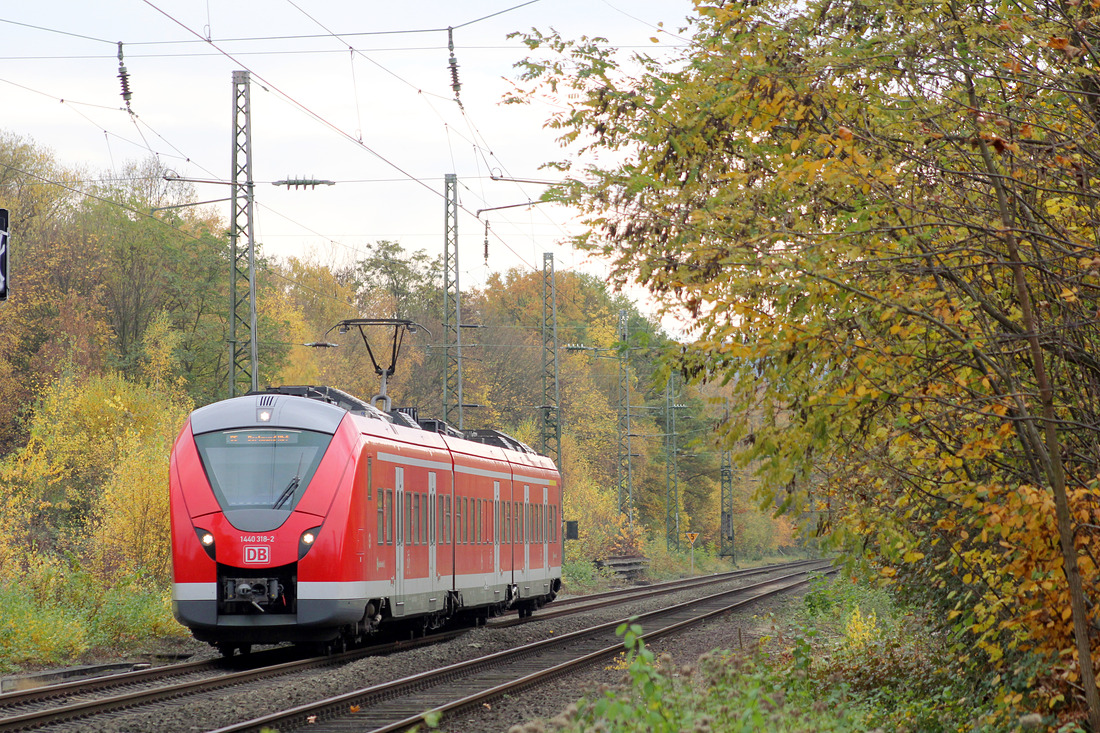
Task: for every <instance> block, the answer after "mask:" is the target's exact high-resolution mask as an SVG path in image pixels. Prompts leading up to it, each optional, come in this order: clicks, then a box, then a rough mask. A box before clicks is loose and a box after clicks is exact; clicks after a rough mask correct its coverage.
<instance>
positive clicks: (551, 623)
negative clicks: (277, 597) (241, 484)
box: [43, 578, 800, 733]
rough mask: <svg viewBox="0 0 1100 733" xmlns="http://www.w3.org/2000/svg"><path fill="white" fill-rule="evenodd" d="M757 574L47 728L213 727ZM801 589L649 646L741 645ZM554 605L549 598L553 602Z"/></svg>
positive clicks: (584, 683) (560, 701)
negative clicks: (260, 684)
mask: <svg viewBox="0 0 1100 733" xmlns="http://www.w3.org/2000/svg"><path fill="white" fill-rule="evenodd" d="M758 581H759V578H755V579H752V580H748V581H744V580H742V581H731V582H730V583H728V584H722V585H720V586H712V587H711V588H709V589H707V590H703V591H700V590H695V591H682V592H679V593H675V594H671V595H666V596H661V597H659V598H656V599H651V600H648V601H633V602H629V603H626V604H623V605H619V606H614V607H610V608H604V609H597V610H594V611H590V612H588V613H586V614H583V615H576V616H569V617H564V618H560V619H549V620H546V621H539V619H538V614H537V613H536V614H535V616H534V618H533V621H532V622H530V623H526V624H522V625H519V626H514V627H510V628H492V627H479V628H474V629H470V630H469V631H468V632H467V633H466V634H464V635H462V636H461V637H459V638H457V639H454V640H451V641H446V642H440V643H438V644H433V645H429V646H427V647H421V648H417V649H411V650H408V651H404V652H399V653H396V654H392V655H390V656H388V657H368V658H365V659H361V660H358V661H356V662H352V663H350V664H347V665H345V666H343V667H340V668H338V669H326V670H321V671H317V672H312V673H306V674H298V675H293V676H287V677H285V678H277V679H274V680H271V681H269V682H268V683H267V684H266V686H265V687H264V688H263V689H262V690H259V691H257V690H256V689H255V687H251V688H249V689H247V690H246V689H240V690H235V689H233V688H229V689H224V690H221V691H219V692H218V693H216V694H215V695H212V696H202V697H192V698H188V699H186V700H180V701H178V702H174V703H172V704H166V705H161V706H157V707H156V708H155V709H140V710H135V711H131V712H125V713H119V714H116V715H115V716H113V717H111V718H110V719H106V720H96V721H93V720H83V721H77V722H75V723H73V724H70V725H68V726H65V727H64V728H62V727H60V726H58V727H52V728H46V729H43V730H62V729H64V730H80V731H105V732H106V731H111V732H115V731H130V732H133V733H145V732H146V731H148V732H150V733H151V732H152V731H169V730H170V731H209V730H213V729H217V728H220V727H224V726H227V725H231V724H233V723H238V722H241V721H245V720H250V719H253V718H258V717H261V716H264V715H268V714H270V713H273V712H276V711H278V710H284V709H287V708H290V707H293V706H295V705H302V704H306V703H310V702H315V701H317V700H320V699H323V698H327V697H333V696H336V695H340V694H343V693H347V692H351V691H353V690H357V689H361V688H364V687H369V686H371V685H376V684H380V683H383V682H387V681H390V680H394V679H399V678H402V677H406V676H409V675H412V674H417V673H420V672H425V671H429V670H433V669H437V668H439V667H443V666H446V665H448V664H453V663H456V662H460V661H465V660H468V659H473V658H476V657H480V656H484V655H486V654H491V653H494V652H497V651H503V650H505V649H509V648H511V647H514V646H519V645H521V644H525V643H531V642H535V641H541V640H543V639H546V638H552V637H553V636H555V635H561V634H565V633H569V632H572V631H577V630H580V629H583V628H586V627H589V626H593V625H596V624H598V623H607V622H611V621H616V620H619V619H623V618H626V617H629V616H632V615H636V614H641V613H644V612H647V611H652V610H655V609H657V608H661V607H664V606H667V605H673V604H675V603H681V602H683V601H687V600H690V599H692V598H696V597H700V596H703V595H709V594H710V593H715V592H717V591H718V589H719V588H726V587H737V586H742V585H748V584H750V583H753V582H758ZM798 596H800V591H794V592H789V593H788V594H785V595H784V596H783V597H781V598H777V599H767V600H762V601H757V602H755V603H753V604H750V605H749V606H747V607H746V608H745V609H744V610H740V611H736V612H733V613H731V614H728V615H725V616H722V617H720V618H718V619H716V620H712V621H710V622H707V623H706V624H705V625H703V626H700V627H696V628H694V629H691V630H689V631H687V632H685V633H683V634H678V635H676V636H674V637H670V638H666V639H661V640H658V641H656V642H654V644H653V645H652V647H651V648H653V649H654V651H656V652H657V653H661V652H665V651H667V652H669V653H670V654H672V655H673V658H674V660H675V662H676V663H677V664H691V663H694V661H695V660H696V659H697V658H698V657H699V656H700V655H701V654H703V653H704V652H707V651H710V650H712V649H715V648H718V649H737V648H738V647H739V646H742V645H743V646H744V647H746V648H747V647H748V646H749V645H750V644H751V643H754V642H755V640H756V639H758V638H759V637H760V636H761V635H763V634H765V633H767V629H769V628H770V625H769V623H768V622H767V621H766V620H764V619H763V618H762V617H763V615H765V614H767V613H769V612H777V613H779V612H781V611H782V610H783V609H784V608H786V607H788V606H789V605H790V604H792V603H794V602H795V600H794V599H795V598H796V597H798ZM552 606H553V604H551V606H550V607H552ZM211 651H212V650H211ZM211 651H207V650H205V649H204V650H203V654H204V655H205V654H210V653H211ZM605 664H606V663H605ZM607 666H610V667H612V668H611V669H607V668H605V667H604V666H600V667H596V668H593V669H591V670H589V671H587V672H582V673H578V674H573V675H568V676H566V677H564V678H562V679H559V680H557V681H555V682H552V683H550V684H548V685H542V686H539V687H537V688H535V689H533V690H530V691H528V692H526V693H523V694H520V695H517V696H513V697H510V698H505V699H500V700H497V701H495V702H493V703H490V704H489V705H488V706H487V707H486V706H483V707H482V708H481V709H479V710H478V711H476V712H472V713H466V714H457V715H454V716H447V717H445V718H444V719H443V720H442V721H441V724H440V729H441V730H443V731H453V732H454V733H459V731H462V732H466V731H471V730H476V731H494V730H499V731H507V730H508V729H509V728H510V727H512V726H514V725H517V724H523V723H525V722H526V721H530V720H532V719H535V718H544V719H546V718H551V717H554V716H555V715H557V714H558V713H560V712H561V711H562V710H563V709H564V708H565V707H566V706H567V705H569V704H570V703H572V702H574V701H576V700H577V699H578V698H580V697H582V696H584V695H586V694H588V693H590V692H592V691H594V690H595V689H596V688H597V687H598V685H600V684H601V683H603V682H607V683H612V684H614V683H617V682H619V681H620V680H621V678H622V674H623V673H622V671H621V670H619V669H615V668H614V667H613V665H607Z"/></svg>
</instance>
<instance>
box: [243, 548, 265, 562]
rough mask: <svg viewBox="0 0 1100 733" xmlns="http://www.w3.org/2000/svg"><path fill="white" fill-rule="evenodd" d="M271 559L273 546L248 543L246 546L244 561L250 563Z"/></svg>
mask: <svg viewBox="0 0 1100 733" xmlns="http://www.w3.org/2000/svg"><path fill="white" fill-rule="evenodd" d="M270 560H271V548H270V547H268V546H267V545H246V546H245V548H244V561H245V562H248V563H265V562H269V561H270Z"/></svg>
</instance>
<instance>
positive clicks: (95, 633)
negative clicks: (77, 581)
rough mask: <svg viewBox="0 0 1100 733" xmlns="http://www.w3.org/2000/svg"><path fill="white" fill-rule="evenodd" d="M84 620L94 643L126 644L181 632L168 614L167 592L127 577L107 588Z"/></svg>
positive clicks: (129, 644)
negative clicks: (86, 620)
mask: <svg viewBox="0 0 1100 733" xmlns="http://www.w3.org/2000/svg"><path fill="white" fill-rule="evenodd" d="M97 600H98V605H97V608H96V609H95V612H94V613H92V614H91V616H90V618H89V619H88V624H89V641H90V642H91V643H92V644H93V645H94V646H110V647H119V646H121V647H123V648H125V647H128V646H133V645H135V644H142V643H145V642H147V641H148V640H150V639H155V638H157V637H162V636H172V635H178V634H183V633H185V631H184V629H183V627H182V626H180V625H179V624H178V623H176V621H175V619H174V618H173V617H172V607H171V601H170V598H169V595H168V593H166V592H165V591H163V590H162V589H160V588H156V587H154V586H153V585H151V584H149V583H147V582H143V581H142V580H141V579H131V580H126V581H124V582H122V583H121V584H119V585H117V586H114V587H111V588H107V589H105V590H104V592H103V594H102V595H101V596H100V597H99V598H98V599H97Z"/></svg>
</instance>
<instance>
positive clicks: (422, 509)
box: [170, 387, 562, 654]
mask: <svg viewBox="0 0 1100 733" xmlns="http://www.w3.org/2000/svg"><path fill="white" fill-rule="evenodd" d="M425 424H426V425H429V426H430V427H432V426H435V425H438V426H440V427H441V428H442V429H443V432H437V431H436V430H432V429H425V428H423V427H421V426H420V425H419V424H418V423H417V422H416V421H415V420H413V419H411V418H410V417H409V416H407V415H404V414H402V413H385V412H382V411H381V410H378V409H376V408H374V407H372V406H371V405H368V404H367V403H365V402H362V401H359V400H357V399H355V398H354V397H351V396H350V395H347V394H345V393H343V392H340V391H339V390H335V389H332V388H327V387H282V388H275V389H272V390H268V392H266V393H260V394H251V395H248V396H245V397H237V398H233V399H228V400H224V401H221V402H216V403H214V404H211V405H208V406H206V407H203V408H200V409H198V410H195V411H194V412H193V413H191V416H190V419H189V420H188V421H187V424H186V425H184V427H183V430H182V431H181V433H180V435H179V438H178V439H177V440H176V444H175V446H174V447H173V450H172V457H171V467H170V487H171V489H170V490H171V517H172V519H171V521H172V560H173V576H174V577H173V594H172V607H173V612H174V613H175V615H176V618H177V619H178V620H179V621H180V623H182V624H184V625H185V626H187V627H189V628H190V629H191V631H192V633H193V634H194V636H195V638H197V639H199V640H201V641H207V642H209V643H211V644H213V645H215V646H217V647H218V648H219V649H220V650H221V651H222V653H223V654H232V653H233V652H234V651H235V650H236V649H241V650H242V651H247V650H248V649H249V648H250V646H251V645H252V644H267V643H277V642H284V641H290V642H297V643H315V644H318V645H322V646H334V647H337V648H339V647H343V646H344V645H346V644H351V643H355V642H358V641H360V640H362V639H363V638H364V637H365V636H367V635H369V634H371V633H373V632H375V631H377V630H379V629H386V628H399V627H405V628H412V629H413V630H416V631H424V630H427V629H431V628H437V627H439V626H441V625H443V624H444V623H446V622H448V621H449V620H452V619H459V618H462V617H465V618H466V619H467V620H472V621H473V622H474V623H476V622H478V621H483V620H484V619H486V618H488V617H489V616H490V615H495V614H498V613H502V612H504V611H505V610H507V609H510V608H515V609H517V610H518V612H519V614H520V616H525V615H530V613H531V611H532V610H534V609H535V608H537V607H539V606H541V605H542V604H544V603H546V602H548V601H551V600H553V598H554V597H555V595H556V594H557V593H558V591H559V590H560V588H561V558H562V544H561V532H560V526H561V499H562V496H561V476H560V475H559V473H558V470H557V468H555V466H554V463H553V462H552V461H551V460H550V459H549V458H546V457H545V456H541V455H538V454H537V453H535V452H534V451H532V450H530V449H529V448H527V447H526V446H524V445H523V444H521V443H518V442H517V441H514V440H512V439H510V438H509V437H508V436H506V435H504V434H502V433H497V432H495V431H471V432H469V433H467V434H466V436H465V437H459V434H458V433H457V431H454V430H453V429H447V426H445V425H444V424H442V423H425Z"/></svg>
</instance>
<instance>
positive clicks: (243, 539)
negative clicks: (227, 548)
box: [241, 534, 275, 542]
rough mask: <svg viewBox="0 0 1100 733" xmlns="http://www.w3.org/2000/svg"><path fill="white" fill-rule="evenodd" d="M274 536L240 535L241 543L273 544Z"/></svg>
mask: <svg viewBox="0 0 1100 733" xmlns="http://www.w3.org/2000/svg"><path fill="white" fill-rule="evenodd" d="M274 541H275V535H270V534H242V535H241V542H274Z"/></svg>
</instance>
